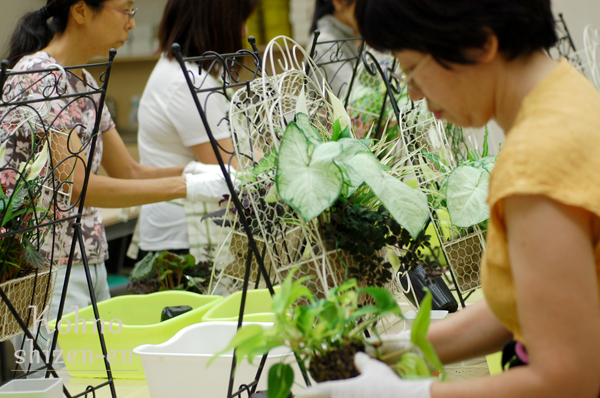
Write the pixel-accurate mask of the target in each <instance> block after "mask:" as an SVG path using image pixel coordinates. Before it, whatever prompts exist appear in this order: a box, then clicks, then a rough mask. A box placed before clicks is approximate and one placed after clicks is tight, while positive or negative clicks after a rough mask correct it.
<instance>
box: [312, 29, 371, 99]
mask: <svg viewBox="0 0 600 398" xmlns="http://www.w3.org/2000/svg"><path fill="white" fill-rule="evenodd" d="M364 47H365V43H364V41H363V39H362V38H361V37H352V38H346V39H336V40H331V39H325V38H322V37H321V32H320V31H319V30H316V31H315V32H314V35H313V41H312V43H311V48H310V50H309V56H310V58H311V59H312V60H313V61H314V65H315V66H316V67H317V68H318V70H319V72H320V73H319V75H315V74H313V73H311V70H310V68H309V69H307V70H306V72H307V73H308V74H309V75H310V76H311V77H312V78H317V79H318V78H324V79H325V81H326V82H327V84H328V85H329V87H330V88H331V90H332V92H333V93H334V94H335V95H336V96H337V97H338V98H339V99H341V100H342V101H343V102H344V103H345V104H346V105H348V98H349V94H350V92H351V91H352V85H353V83H354V81H355V78H354V77H355V75H356V69H357V67H358V65H359V64H360V58H361V54H362V52H363V49H364Z"/></svg>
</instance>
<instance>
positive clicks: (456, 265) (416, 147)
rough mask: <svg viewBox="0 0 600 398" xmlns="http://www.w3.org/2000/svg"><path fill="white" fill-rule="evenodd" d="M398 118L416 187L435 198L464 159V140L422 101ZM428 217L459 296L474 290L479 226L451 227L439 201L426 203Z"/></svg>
mask: <svg viewBox="0 0 600 398" xmlns="http://www.w3.org/2000/svg"><path fill="white" fill-rule="evenodd" d="M401 118H402V123H401V125H402V136H403V138H404V140H405V144H406V145H407V147H408V148H410V151H411V153H414V154H415V156H414V157H413V161H414V162H415V164H417V165H418V171H417V173H416V176H415V177H416V179H417V182H418V185H419V187H420V188H421V189H422V190H424V191H425V192H427V193H428V194H429V195H433V196H434V197H438V198H439V197H440V196H442V194H441V193H440V192H439V189H440V185H441V183H442V181H443V179H444V178H445V177H446V176H447V175H448V174H449V173H450V172H451V171H452V170H453V169H454V168H456V167H457V165H458V164H459V163H460V162H461V161H463V160H465V159H466V157H467V152H468V151H469V148H468V146H467V144H466V142H465V140H464V137H462V136H460V134H462V133H461V132H460V131H458V130H457V129H455V128H454V127H453V126H451V125H447V124H444V123H442V122H441V121H439V120H436V119H435V118H434V116H433V114H432V113H431V112H429V111H428V110H427V105H426V102H425V101H424V100H422V101H419V102H416V103H414V104H411V105H407V106H405V107H404V108H403V109H402V110H401ZM431 155H435V156H436V158H437V159H443V160H444V162H445V165H446V167H444V168H442V167H440V163H439V162H436V161H434V160H433V159H436V158H434V157H433V156H431ZM430 217H431V222H432V223H433V226H434V228H435V234H436V236H437V238H438V240H439V243H440V247H441V249H442V251H443V255H444V257H445V259H446V262H447V264H448V265H449V266H450V267H451V268H452V272H453V273H454V276H455V278H456V284H457V286H456V287H457V288H458V290H459V292H461V293H463V294H464V293H467V292H469V291H471V290H474V289H476V288H478V287H479V286H480V284H481V282H480V274H479V272H480V262H481V259H482V256H483V251H484V249H485V236H484V231H483V230H482V229H481V227H480V226H479V225H473V226H471V227H469V228H461V227H457V226H455V225H452V223H451V222H450V219H449V217H448V208H447V207H445V206H444V205H443V204H442V202H441V201H440V200H439V199H438V200H433V201H430Z"/></svg>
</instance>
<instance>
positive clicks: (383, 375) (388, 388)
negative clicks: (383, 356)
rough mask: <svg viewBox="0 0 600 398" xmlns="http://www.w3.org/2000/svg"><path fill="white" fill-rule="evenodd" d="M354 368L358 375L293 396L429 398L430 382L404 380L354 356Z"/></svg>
mask: <svg viewBox="0 0 600 398" xmlns="http://www.w3.org/2000/svg"><path fill="white" fill-rule="evenodd" d="M354 365H356V368H357V369H358V370H359V371H360V373H361V374H360V375H359V376H357V377H353V378H351V379H346V380H336V381H326V382H324V383H318V384H316V385H315V386H313V387H310V388H307V389H306V390H302V391H299V392H297V393H295V395H296V397H302V398H371V397H377V398H399V397H402V398H431V384H432V383H433V380H432V379H424V380H403V379H401V378H400V377H399V376H398V375H397V374H396V373H395V372H394V371H393V370H392V369H390V367H389V366H387V365H386V364H385V363H383V362H381V361H378V360H376V359H371V358H370V357H369V356H368V355H367V354H365V353H362V352H357V353H356V354H355V355H354Z"/></svg>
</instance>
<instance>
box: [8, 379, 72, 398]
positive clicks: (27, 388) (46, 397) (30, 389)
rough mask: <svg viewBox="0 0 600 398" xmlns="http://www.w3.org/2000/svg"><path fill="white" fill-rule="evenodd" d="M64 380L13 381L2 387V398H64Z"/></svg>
mask: <svg viewBox="0 0 600 398" xmlns="http://www.w3.org/2000/svg"><path fill="white" fill-rule="evenodd" d="M62 387H63V383H62V379H19V380H11V381H9V382H8V383H6V384H4V385H3V386H2V387H0V397H1V398H62V396H63V389H62Z"/></svg>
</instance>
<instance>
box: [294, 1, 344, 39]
mask: <svg viewBox="0 0 600 398" xmlns="http://www.w3.org/2000/svg"><path fill="white" fill-rule="evenodd" d="M305 1H306V0H305ZM354 1H355V0H346V4H348V5H350V4H352V3H354ZM334 12H335V7H334V6H333V1H332V0H316V3H315V13H314V14H313V21H312V25H311V26H310V33H313V32H314V31H315V30H317V22H319V19H321V18H323V17H324V16H325V15H330V14H333V13H334Z"/></svg>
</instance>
